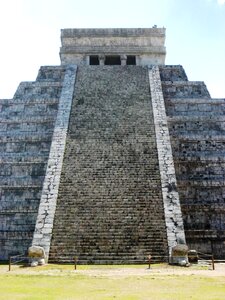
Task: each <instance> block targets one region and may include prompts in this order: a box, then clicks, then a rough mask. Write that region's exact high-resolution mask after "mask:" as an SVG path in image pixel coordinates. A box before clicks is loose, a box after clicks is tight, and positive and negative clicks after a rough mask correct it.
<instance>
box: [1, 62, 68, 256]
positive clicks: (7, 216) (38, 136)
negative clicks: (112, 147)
mask: <svg viewBox="0 0 225 300" xmlns="http://www.w3.org/2000/svg"><path fill="white" fill-rule="evenodd" d="M63 77H64V67H42V68H41V69H40V71H39V74H38V77H37V80H36V81H35V82H23V83H21V84H20V86H19V88H18V89H17V91H16V93H15V95H14V98H13V99H11V100H1V101H0V109H1V114H0V120H1V126H0V128H1V131H0V153H1V155H0V164H1V171H0V197H1V198H0V259H8V255H13V254H20V253H24V252H26V251H27V249H28V247H29V246H30V245H31V242H32V238H33V232H34V228H35V222H36V218H37V213H38V207H39V202H40V196H41V190H42V185H43V181H44V177H45V169H46V165H47V162H48V154H49V149H50V146H51V140H52V132H53V129H54V122H55V117H56V114H57V109H58V101H59V97H60V93H61V88H62V80H63Z"/></svg>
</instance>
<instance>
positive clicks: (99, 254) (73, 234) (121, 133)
mask: <svg viewBox="0 0 225 300" xmlns="http://www.w3.org/2000/svg"><path fill="white" fill-rule="evenodd" d="M148 254H152V255H153V256H159V257H161V258H164V259H165V256H167V255H168V244H167V237H166V228H165V218H164V209H163V200H162V194H161V182H160V173H159V166H158V155H157V148H156V140H155V131H154V121H153V114H152V105H151V97H150V90H149V80H148V72H147V68H143V67H137V66H124V67H121V66H102V67H99V66H86V67H79V68H78V73H77V79H76V86H75V96H74V99H73V104H72V110H71V116H70V124H69V130H68V135H67V144H66V150H65V155H64V162H63V169H62V174H61V181H60V186H59V194H58V200H57V208H56V213H55V219H54V227H53V236H52V241H51V248H50V256H49V261H50V262H54V261H61V262H68V261H72V260H73V257H74V256H77V257H78V259H79V262H81V263H139V262H144V261H145V260H146V257H147V255H148Z"/></svg>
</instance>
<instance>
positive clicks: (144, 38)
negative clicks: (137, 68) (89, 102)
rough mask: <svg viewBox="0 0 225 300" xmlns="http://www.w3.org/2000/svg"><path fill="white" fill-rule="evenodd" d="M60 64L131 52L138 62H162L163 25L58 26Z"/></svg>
mask: <svg viewBox="0 0 225 300" xmlns="http://www.w3.org/2000/svg"><path fill="white" fill-rule="evenodd" d="M61 41H62V47H61V49H60V57H61V63H62V64H63V65H66V64H71V63H73V64H77V65H87V62H88V56H89V55H94V54H95V55H100V54H102V55H116V54H119V55H122V54H124V55H135V56H137V64H138V65H148V64H154V65H155V64H157V65H158V64H164V63H165V55H166V50H165V46H164V44H165V28H111V29H110V28H96V29H93V28H92V29H62V31H61Z"/></svg>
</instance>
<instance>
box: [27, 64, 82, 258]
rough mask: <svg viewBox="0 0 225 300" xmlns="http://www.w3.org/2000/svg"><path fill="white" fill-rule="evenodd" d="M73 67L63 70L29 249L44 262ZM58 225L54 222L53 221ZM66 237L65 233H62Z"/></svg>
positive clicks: (74, 73)
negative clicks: (35, 248) (40, 252)
mask: <svg viewBox="0 0 225 300" xmlns="http://www.w3.org/2000/svg"><path fill="white" fill-rule="evenodd" d="M76 71H77V67H76V66H72V65H69V66H67V68H66V71H65V76H64V81H63V87H62V92H61V96H60V99H59V105H58V113H57V117H56V121H55V127H54V132H53V136H52V144H51V149H50V153H49V158H48V164H47V169H46V174H45V179H44V182H43V189H42V194H41V201H40V205H39V210H38V216H37V220H36V226H35V231H34V236H33V241H32V245H33V246H41V247H43V248H44V250H45V255H46V259H48V255H49V248H50V243H51V237H52V229H53V221H54V216H55V209H56V202H57V197H58V189H59V182H60V176H61V170H62V163H63V156H64V151H65V144H66V135H67V130H68V124H69V117H70V110H71V104H72V99H73V93H74V85H75V80H76ZM56 222H58V220H57V221H56ZM65 234H66V232H65Z"/></svg>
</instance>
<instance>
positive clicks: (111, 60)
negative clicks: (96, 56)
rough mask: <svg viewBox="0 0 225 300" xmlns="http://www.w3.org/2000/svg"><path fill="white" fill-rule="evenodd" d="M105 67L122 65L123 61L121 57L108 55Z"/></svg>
mask: <svg viewBox="0 0 225 300" xmlns="http://www.w3.org/2000/svg"><path fill="white" fill-rule="evenodd" d="M105 65H110V66H113V65H121V59H120V56H119V55H108V56H106V57H105Z"/></svg>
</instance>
